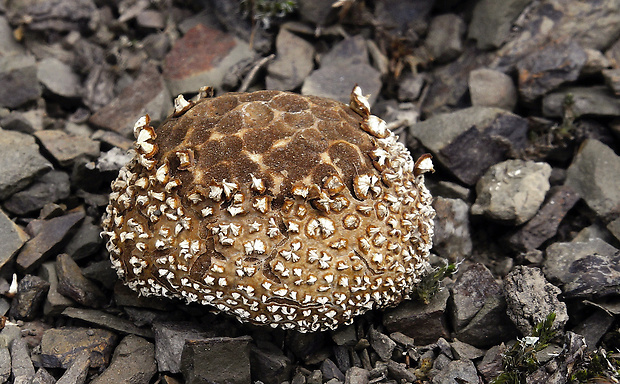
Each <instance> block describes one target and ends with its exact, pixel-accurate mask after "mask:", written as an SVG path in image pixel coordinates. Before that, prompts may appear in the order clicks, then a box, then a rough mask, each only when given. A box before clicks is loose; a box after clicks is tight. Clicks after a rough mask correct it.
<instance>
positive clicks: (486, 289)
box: [450, 263, 502, 332]
mask: <svg viewBox="0 0 620 384" xmlns="http://www.w3.org/2000/svg"><path fill="white" fill-rule="evenodd" d="M450 292H451V296H450V303H451V305H450V317H451V320H452V326H453V327H454V329H455V331H457V332H458V331H460V330H461V329H463V328H464V327H465V326H466V325H467V324H468V323H469V322H470V321H471V319H473V318H474V316H476V314H477V313H478V311H480V309H482V307H483V306H484V304H485V303H486V301H487V299H489V298H491V297H497V296H500V295H501V294H502V287H501V286H500V285H499V284H498V283H497V282H496V281H495V278H494V277H493V274H492V273H491V271H489V270H488V269H487V268H486V267H485V266H484V265H483V264H479V263H476V264H472V265H471V266H470V267H469V268H467V269H466V270H465V271H463V272H462V273H461V274H459V275H458V277H457V278H456V281H455V282H454V284H453V285H452V287H451V288H450Z"/></svg>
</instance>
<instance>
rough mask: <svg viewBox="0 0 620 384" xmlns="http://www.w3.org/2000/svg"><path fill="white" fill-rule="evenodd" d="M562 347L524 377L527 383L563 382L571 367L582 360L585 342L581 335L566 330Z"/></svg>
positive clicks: (557, 383)
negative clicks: (559, 351) (543, 363)
mask: <svg viewBox="0 0 620 384" xmlns="http://www.w3.org/2000/svg"><path fill="white" fill-rule="evenodd" d="M563 341H564V347H563V348H562V349H561V353H559V354H558V353H556V354H555V356H556V357H554V358H553V359H551V361H549V362H547V363H546V364H545V365H544V366H542V367H540V368H539V369H538V370H536V371H534V372H532V373H530V374H529V375H527V377H526V382H527V383H549V384H563V383H566V378H567V377H569V375H570V373H571V372H573V367H575V366H578V364H579V363H580V362H581V361H582V360H583V357H584V352H585V350H586V342H585V339H584V338H583V336H580V335H577V334H575V333H573V332H566V335H565V336H564V340H563Z"/></svg>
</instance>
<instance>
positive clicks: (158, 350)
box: [153, 321, 208, 373]
mask: <svg viewBox="0 0 620 384" xmlns="http://www.w3.org/2000/svg"><path fill="white" fill-rule="evenodd" d="M153 333H154V335H155V359H156V360H157V366H158V368H159V371H160V372H162V371H163V372H170V373H179V372H181V353H182V352H183V346H184V345H185V340H188V339H189V340H200V339H204V338H207V337H208V334H207V333H206V332H205V331H203V330H201V329H200V328H198V327H197V326H196V324H194V323H189V322H185V323H183V322H178V321H175V322H155V323H153Z"/></svg>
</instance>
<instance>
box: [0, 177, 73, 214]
mask: <svg viewBox="0 0 620 384" xmlns="http://www.w3.org/2000/svg"><path fill="white" fill-rule="evenodd" d="M70 192H71V185H70V184H69V175H68V174H67V173H66V172H62V171H51V172H48V173H46V174H45V175H43V176H41V177H40V178H38V179H37V180H36V181H35V182H34V183H33V184H31V185H30V186H29V187H27V188H26V189H24V190H22V191H19V192H16V193H15V194H13V195H12V196H11V197H10V198H8V199H7V200H6V201H5V202H4V208H5V209H6V210H7V211H9V212H12V213H14V214H16V215H26V214H28V213H32V212H34V211H38V210H40V209H41V208H43V206H45V204H47V203H54V202H56V201H58V200H62V199H66V198H67V197H69V193H70Z"/></svg>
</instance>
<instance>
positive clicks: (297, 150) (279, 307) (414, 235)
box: [103, 87, 434, 332]
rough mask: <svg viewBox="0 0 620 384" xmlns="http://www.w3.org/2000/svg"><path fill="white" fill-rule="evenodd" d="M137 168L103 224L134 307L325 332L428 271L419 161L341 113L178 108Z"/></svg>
mask: <svg viewBox="0 0 620 384" xmlns="http://www.w3.org/2000/svg"><path fill="white" fill-rule="evenodd" d="M134 133H135V135H136V144H135V147H136V155H135V157H134V158H133V160H132V161H131V162H130V163H129V164H127V165H126V166H125V167H123V169H121V171H120V173H119V177H118V179H117V180H116V181H114V182H113V183H112V193H111V194H110V204H109V206H108V208H107V211H106V215H105V216H104V219H103V227H104V232H103V233H104V235H106V236H107V238H108V242H107V248H108V250H109V252H110V256H111V260H112V263H113V265H114V267H115V268H116V269H117V272H118V274H119V276H120V277H121V278H123V279H124V280H125V281H126V282H127V284H128V285H129V287H131V288H132V289H134V290H137V291H138V292H140V293H141V294H144V295H159V296H166V297H179V298H183V299H185V300H187V301H188V302H199V303H202V304H209V305H212V306H215V307H216V308H217V309H219V310H221V311H223V312H227V313H229V314H233V315H235V316H237V318H239V319H240V320H244V321H251V322H254V323H261V324H270V325H271V326H273V327H277V326H280V327H282V328H286V329H296V330H298V331H302V332H307V331H319V330H325V329H333V328H335V327H337V326H338V325H339V324H342V323H349V322H350V321H352V318H353V317H354V316H356V315H358V314H361V313H363V312H365V311H367V310H369V309H372V308H380V307H385V306H391V305H395V304H397V303H398V302H400V301H401V300H403V299H404V298H407V297H408V294H409V293H410V292H411V290H412V289H413V287H414V286H415V284H416V283H417V282H419V280H420V278H421V276H423V274H424V273H425V272H426V270H427V268H428V261H427V258H428V253H429V249H430V247H431V238H432V231H433V220H432V219H433V216H434V211H433V209H432V208H431V206H430V203H431V197H430V194H429V193H428V191H427V189H426V188H425V186H424V180H423V178H424V176H423V172H425V171H428V170H431V169H432V164H431V163H430V160H429V156H423V157H422V158H421V159H420V160H418V162H417V163H415V164H414V163H413V161H412V159H411V156H410V154H409V152H408V151H407V149H406V148H405V147H404V146H403V145H402V144H400V143H398V142H397V140H396V136H395V135H394V134H392V133H391V132H389V130H387V129H386V128H385V122H383V121H382V120H380V119H379V118H377V117H375V116H373V115H370V110H369V108H368V102H367V100H366V98H364V97H363V96H362V95H361V91H360V90H359V87H356V88H355V89H354V92H352V94H351V104H350V105H346V104H343V103H340V102H336V101H333V100H329V99H325V98H320V97H312V96H300V95H297V94H293V93H288V92H280V91H259V92H253V93H231V94H226V95H223V96H220V97H215V98H212V97H207V96H206V94H203V95H201V97H200V98H199V100H198V101H197V102H195V103H194V102H187V101H185V100H184V99H183V98H182V97H179V98H177V100H176V103H175V112H174V113H173V115H172V116H170V117H169V118H168V119H167V120H166V121H165V122H164V123H163V124H162V125H161V126H160V127H159V128H157V129H154V128H153V127H151V126H150V125H149V119H148V116H145V117H143V118H141V119H140V120H139V121H138V122H137V123H136V126H135V129H134Z"/></svg>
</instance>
